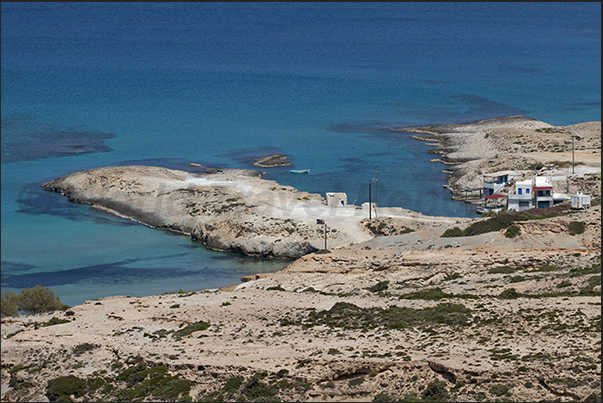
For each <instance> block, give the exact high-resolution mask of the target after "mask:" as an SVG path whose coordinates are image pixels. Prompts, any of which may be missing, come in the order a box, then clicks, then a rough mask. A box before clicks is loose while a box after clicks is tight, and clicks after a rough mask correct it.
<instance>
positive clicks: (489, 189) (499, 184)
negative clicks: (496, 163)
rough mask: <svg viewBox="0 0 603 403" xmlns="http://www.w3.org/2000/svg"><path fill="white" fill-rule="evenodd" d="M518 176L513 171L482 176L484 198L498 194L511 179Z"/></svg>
mask: <svg viewBox="0 0 603 403" xmlns="http://www.w3.org/2000/svg"><path fill="white" fill-rule="evenodd" d="M517 176H518V174H517V172H515V171H499V172H491V173H488V174H484V177H483V182H482V188H483V194H484V196H490V195H493V194H495V193H498V192H499V191H500V190H501V189H502V188H504V187H505V185H506V184H508V183H509V182H510V181H511V180H512V179H515V178H516V177H517Z"/></svg>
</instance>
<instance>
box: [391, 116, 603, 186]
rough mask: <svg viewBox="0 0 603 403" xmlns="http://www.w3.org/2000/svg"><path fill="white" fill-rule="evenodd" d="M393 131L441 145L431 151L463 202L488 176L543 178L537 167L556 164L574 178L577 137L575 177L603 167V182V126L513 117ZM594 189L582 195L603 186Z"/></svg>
mask: <svg viewBox="0 0 603 403" xmlns="http://www.w3.org/2000/svg"><path fill="white" fill-rule="evenodd" d="M390 131H393V132H406V133H417V134H424V135H416V136H411V137H412V138H413V139H416V140H420V141H425V142H428V143H431V144H433V145H436V147H435V148H433V149H431V150H429V151H428V152H430V153H433V154H438V155H440V157H439V158H437V159H434V161H438V162H442V163H444V164H446V165H447V168H446V170H445V172H446V173H448V174H449V178H448V189H449V190H450V191H451V192H452V196H453V198H455V197H456V198H462V197H463V194H464V192H465V190H471V189H477V188H480V187H481V186H482V183H481V181H482V177H483V175H484V174H487V173H490V172H495V171H503V170H518V171H532V172H533V174H537V172H538V170H537V169H536V167H538V166H545V165H550V164H553V165H556V166H558V167H560V168H564V171H565V172H566V173H571V161H572V141H571V139H572V136H573V137H574V138H575V139H576V141H575V144H574V148H575V150H574V154H575V155H574V157H575V162H576V163H577V166H576V167H575V168H576V169H575V171H576V174H575V175H573V176H574V177H576V178H577V180H578V181H580V179H579V178H580V177H583V176H584V173H596V172H597V170H596V169H595V170H587V169H583V168H585V167H589V166H590V167H598V173H599V176H598V178H600V167H601V164H600V158H601V122H586V123H579V124H575V125H570V126H554V125H550V124H548V123H545V122H541V121H538V120H536V119H533V118H529V117H526V116H509V117H504V118H496V119H489V120H482V121H477V122H472V123H466V124H448V125H433V126H421V127H404V128H394V129H390ZM599 181H600V180H599ZM593 182H595V181H593ZM593 185H594V186H593V187H587V188H583V189H581V190H582V191H585V192H593V193H597V192H600V186H598V187H597V186H596V184H594V183H593ZM573 190H574V191H576V190H578V189H577V187H575V189H573Z"/></svg>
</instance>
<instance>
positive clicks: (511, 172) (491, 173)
mask: <svg viewBox="0 0 603 403" xmlns="http://www.w3.org/2000/svg"><path fill="white" fill-rule="evenodd" d="M513 174H515V175H517V173H516V172H515V171H498V172H490V173H487V174H484V176H504V175H513Z"/></svg>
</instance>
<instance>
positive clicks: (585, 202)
mask: <svg viewBox="0 0 603 403" xmlns="http://www.w3.org/2000/svg"><path fill="white" fill-rule="evenodd" d="M589 207H590V195H585V194H582V193H578V194H575V195H572V208H573V209H587V208H589Z"/></svg>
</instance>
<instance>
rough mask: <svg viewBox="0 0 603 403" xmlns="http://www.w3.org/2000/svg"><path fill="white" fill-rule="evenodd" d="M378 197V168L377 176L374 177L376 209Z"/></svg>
mask: <svg viewBox="0 0 603 403" xmlns="http://www.w3.org/2000/svg"><path fill="white" fill-rule="evenodd" d="M378 196H379V168H377V174H376V175H375V208H377V202H378V199H379V198H378Z"/></svg>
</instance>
